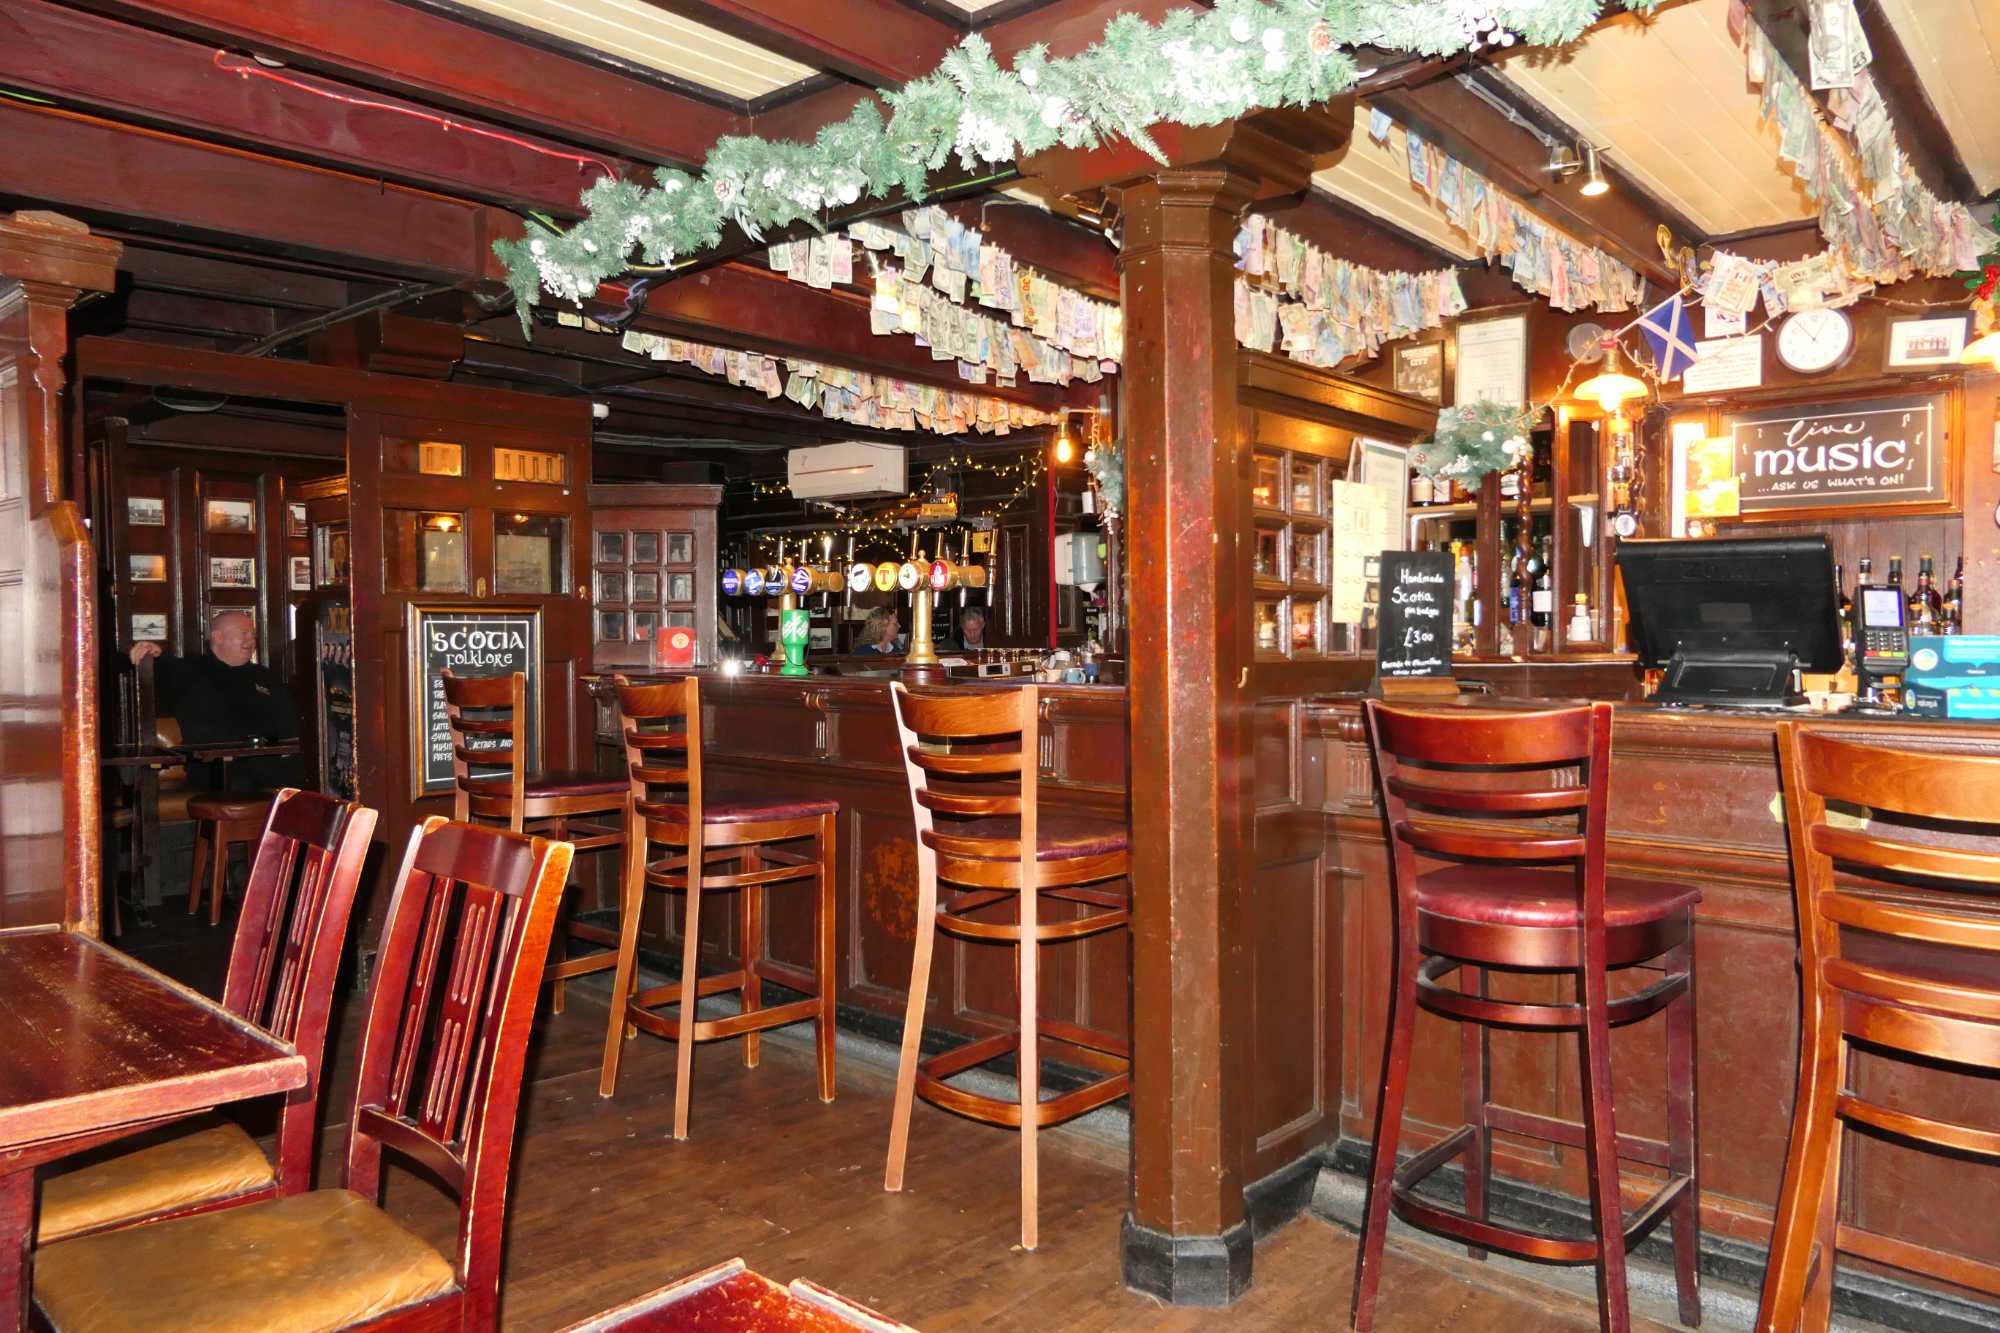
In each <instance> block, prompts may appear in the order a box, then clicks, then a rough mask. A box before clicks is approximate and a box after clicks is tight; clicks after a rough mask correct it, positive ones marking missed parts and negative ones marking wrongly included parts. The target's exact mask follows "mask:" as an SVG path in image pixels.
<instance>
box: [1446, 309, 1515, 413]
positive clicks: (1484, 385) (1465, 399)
mask: <svg viewBox="0 0 2000 1333" xmlns="http://www.w3.org/2000/svg"><path fill="white" fill-rule="evenodd" d="M1451 400H1452V401H1453V402H1454V403H1457V404H1459V405H1460V406H1461V407H1462V406H1464V405H1466V404H1468V403H1478V402H1488V403H1503V404H1505V405H1506V406H1508V407H1526V406H1527V405H1528V317H1527V316H1526V315H1504V316H1502V317H1501V318H1499V319H1482V320H1475V321H1473V322H1471V323H1461V324H1460V325H1459V326H1458V358H1457V366H1456V374H1455V376H1454V378H1453V381H1452V399H1451Z"/></svg>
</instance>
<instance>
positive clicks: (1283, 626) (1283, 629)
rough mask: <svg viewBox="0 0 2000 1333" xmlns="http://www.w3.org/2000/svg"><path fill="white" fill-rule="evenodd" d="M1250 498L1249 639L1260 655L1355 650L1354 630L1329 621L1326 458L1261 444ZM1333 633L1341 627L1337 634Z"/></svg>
mask: <svg viewBox="0 0 2000 1333" xmlns="http://www.w3.org/2000/svg"><path fill="white" fill-rule="evenodd" d="M1254 466H1255V469H1256V471H1255V474H1254V478H1253V481H1252V485H1251V496H1250V503H1251V509H1252V512H1253V514H1254V520H1253V528H1252V534H1253V535H1252V543H1253V544H1252V547H1251V558H1250V577H1251V592H1252V596H1253V598H1254V599H1255V600H1254V602H1253V606H1252V626H1253V628H1252V644H1253V646H1254V648H1255V650H1256V653H1257V655H1258V656H1259V657H1261V658H1299V657H1320V656H1325V655H1327V654H1328V653H1332V652H1353V651H1357V650H1356V648H1354V647H1353V646H1352V643H1351V640H1352V638H1353V635H1352V634H1351V633H1350V631H1352V630H1353V629H1354V628H1355V627H1352V626H1346V625H1341V626H1335V625H1333V624H1332V623H1331V620H1330V616H1331V612H1332V606H1331V591H1332V590H1331V584H1332V571H1331V569H1330V567H1329V561H1330V560H1331V557H1332V552H1331V549H1330V546H1331V540H1330V515H1331V512H1332V504H1331V498H1330V497H1331V485H1330V483H1331V482H1332V481H1334V480H1335V479H1336V473H1337V472H1338V468H1337V467H1336V466H1335V464H1334V463H1333V461H1332V460H1331V459H1328V458H1325V457H1322V456H1320V455H1318V454H1315V453H1311V452H1308V451H1306V450H1303V449H1278V448H1260V449H1258V450H1257V452H1256V454H1255V458H1254ZM1336 631H1338V632H1337V633H1336Z"/></svg>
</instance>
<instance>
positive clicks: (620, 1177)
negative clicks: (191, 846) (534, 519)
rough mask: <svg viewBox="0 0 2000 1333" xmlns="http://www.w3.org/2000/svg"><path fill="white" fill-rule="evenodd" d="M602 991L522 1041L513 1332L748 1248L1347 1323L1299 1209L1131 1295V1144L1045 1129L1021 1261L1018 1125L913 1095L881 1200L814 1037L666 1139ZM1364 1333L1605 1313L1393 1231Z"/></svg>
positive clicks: (1218, 1325) (848, 1276)
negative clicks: (1034, 1242)
mask: <svg viewBox="0 0 2000 1333" xmlns="http://www.w3.org/2000/svg"><path fill="white" fill-rule="evenodd" d="M159 919H160V924H161V925H162V926H163V927H165V929H164V930H163V931H161V932H160V933H159V934H157V935H156V934H154V933H153V932H139V931H134V932H131V934H130V935H129V936H128V938H127V939H126V940H125V941H121V943H122V944H124V945H125V946H126V947H128V948H131V949H133V951H134V952H136V953H138V954H139V955H140V956H142V957H144V958H146V960H147V961H148V962H151V963H153V964H154V965H155V966H158V967H161V968H163V969H164V970H168V971H171V972H173V973H175V974H177V975H180V976H182V977H184V978H185V979H187V980H188V981H190V983H191V984H195V985H198V986H204V987H206V988H209V989H213V988H214V986H215V983H216V981H217V979H218V978H219V976H220V971H221V951H222V950H223V949H226V948H227V936H228V932H229V929H230V926H229V924H228V923H225V924H224V926H223V927H222V928H221V929H220V930H218V931H215V932H213V933H212V934H211V933H210V932H209V931H208V929H207V928H206V927H205V926H204V927H201V928H200V930H199V931H198V932H196V931H193V930H192V929H190V928H189V927H187V926H185V925H184V924H183V923H184V922H185V918H184V917H181V916H180V914H179V912H178V911H177V909H176V907H174V906H169V907H168V908H166V909H164V910H162V912H161V913H160V917H159ZM149 937H150V938H149ZM593 989H595V988H594V987H589V986H588V985H580V984H575V983H573V984H572V985H571V988H570V992H569V1002H568V1006H567V1012H566V1013H564V1014H562V1015H559V1016H558V1015H554V1014H550V1013H548V1012H546V1009H545V1012H544V1014H543V1016H542V1017H541V1019H540V1020H539V1022H538V1025H537V1030H536V1035H535V1040H534V1044H533V1046H532V1048H531V1051H530V1064H529V1071H528V1072H529V1079H530V1082H529V1085H528V1090H527V1100H526V1104H525V1106H524V1108H523V1115H522V1125H523V1137H522V1140H521V1144H520V1147H519V1149H518V1151H517V1155H516V1158H515V1170H514V1183H513V1189H512V1197H511V1201H510V1212H509V1222H508V1235H507V1255H506V1267H505V1274H504V1278H503V1290H502V1303H501V1312H502V1317H503V1321H504V1325H505V1327H506V1328H507V1329H510V1330H517V1329H518V1330H540V1329H554V1328H559V1327H561V1326H562V1325H564V1324H566V1323H569V1322H571V1321H572V1320H576V1319H580V1318H582V1317H583V1316H585V1315H588V1314H592V1313H594V1312H596V1311H598V1310H602V1309H604V1308H606V1307H608V1306H612V1305H615V1304H617V1303H619V1302H621V1301H624V1300H628V1299H630V1298H632V1297H634V1296H637V1295H640V1294H642V1293H644V1292H647V1291H650V1290H652V1289H653V1288H655V1287H658V1286H661V1285H663V1284H665V1283H667V1282H669V1281H671V1280H673V1279H674V1278H677V1277H680V1276H683V1275H685V1274H687V1273H689V1272H692V1271H694V1270H697V1269H700V1268H704V1267H707V1266H708V1265H710V1264H713V1263H716V1262H718V1261H720V1260H723V1259H728V1258H731V1257H733V1256H738V1255H740V1256H742V1257H743V1258H744V1259H745V1260H747V1261H748V1262H749V1264H750V1266H751V1267H752V1268H754V1269H756V1270H757V1271H758V1272H761V1273H763V1274H765V1275H766V1276H768V1277H771V1278H774V1279H776V1280H777V1281H779V1282H781V1283H782V1282H789V1281H790V1280H791V1279H793V1278H795V1277H807V1278H811V1279H812V1280H814V1281H816V1282H819V1283H822V1284H823V1285H825V1286H828V1287H831V1288H833V1289H834V1290H836V1291H838V1292H840V1293H841V1294H842V1295H844V1296H847V1297H849V1298H851V1299H853V1300H857V1301H860V1302H862V1303H864V1304H866V1305H870V1306H873V1307H875V1308H876V1309H879V1310H881V1311H882V1312H883V1313H884V1314H887V1315H891V1316H893V1317H895V1318H897V1319H901V1320H903V1321H905V1322H906V1323H909V1324H911V1325H913V1326H915V1327H917V1328H920V1329H924V1330H927V1331H928V1333H942V1331H943V1330H950V1329H972V1328H982V1329H983V1328H997V1329H1021V1330H1037V1331H1040V1330H1056V1329H1061V1330H1078V1331H1079V1333H1093V1331H1096V1330H1128V1329H1130V1330H1141V1329H1143V1330H1148V1331H1151V1330H1160V1331H1161V1333H1178V1331H1180V1330H1203V1331H1204V1333H1206V1331H1207V1330H1221V1331H1223V1333H1249V1331H1250V1330H1267V1329H1268V1330H1280V1329H1282V1330H1287V1331H1288V1333H1289V1331H1292V1330H1320V1329H1328V1330H1331V1329H1341V1328H1345V1327H1346V1323H1347V1305H1348V1299H1349V1293H1350V1291H1351V1289H1352V1284H1353V1273H1354V1270H1353V1263H1354V1253H1355V1244H1354V1239H1353V1237H1352V1235H1351V1233H1349V1232H1346V1231H1344V1230H1342V1229H1340V1228H1337V1227H1333V1226H1330V1225H1328V1224H1326V1223H1323V1222H1321V1221H1319V1220H1317V1219H1315V1218H1312V1217H1304V1218H1300V1219H1299V1220H1297V1221H1295V1222H1293V1223H1292V1224H1290V1225H1289V1226H1287V1227H1285V1228H1284V1229H1283V1230H1281V1231H1280V1232H1279V1233H1278V1234H1277V1235H1275V1236H1272V1237H1270V1238H1268V1239H1267V1240H1266V1241H1265V1242H1264V1243H1263V1244H1261V1245H1260V1246H1259V1247H1258V1251H1257V1263H1256V1283H1255V1286H1254V1287H1253V1288H1252V1290H1251V1291H1250V1293H1249V1294H1248V1295H1247V1296H1246V1297H1245V1298H1244V1299H1243V1300H1241V1301H1240V1302H1238V1303H1237V1304H1236V1305H1235V1306H1233V1307H1231V1308H1229V1309H1226V1310H1212V1309H1174V1308H1172V1307H1168V1306H1164V1305H1161V1304H1159V1303H1157V1302H1155V1301H1152V1300H1150V1299H1148V1298H1146V1297H1143V1296H1139V1295H1135V1294H1134V1293H1132V1292H1130V1291H1127V1290H1126V1289H1125V1287H1124V1285H1123V1284H1122V1283H1121V1281H1120V1280H1119V1269H1118V1228H1119V1221H1120V1219H1121V1217H1122V1216H1123V1214H1124V1210H1125V1206H1126V1199H1125V1161H1124V1154H1123V1152H1122V1150H1113V1151H1107V1149H1106V1148H1105V1147H1104V1146H1103V1145H1102V1144H1101V1143H1099V1142H1096V1141H1094V1140H1091V1139H1088V1138H1085V1137H1083V1136H1080V1135H1076V1134H1074V1133H1068V1132H1064V1131H1062V1130H1056V1131H1044V1133H1043V1135H1042V1207H1041V1229H1042V1244H1041V1248H1040V1249H1039V1250H1038V1251H1036V1252H1035V1253H1033V1254H1029V1253H1026V1252H1024V1251H1021V1250H1019V1249H1017V1248H1015V1244H1014V1243H1015V1241H1016V1240H1017V1238H1018V1234H1019V1231H1018V1221H1017V1216H1018V1215H1017V1211H1016V1210H1017V1208H1018V1206H1019V1205H1018V1199H1019V1191H1018V1185H1017V1181H1018V1176H1017V1174H1016V1173H1017V1171H1018V1163H1019V1147H1018V1145H1019V1140H1018V1138H1017V1137H1016V1136H1015V1135H1014V1134H1013V1133H1012V1132H1010V1131H1007V1130H1004V1129H998V1128H995V1127H992V1126H986V1125H978V1124H973V1123H971V1122H968V1121H964V1120H960V1119H959V1118H957V1117H955V1116H951V1115H948V1114H946V1113H945V1112H943V1111H939V1110H937V1109H936V1108H934V1107H930V1106H927V1105H924V1104H923V1103H921V1102H920V1103H918V1106H917V1110H916V1116H915V1120H914V1123H913V1127H912V1133H911V1148H910V1162H909V1168H908V1171H907V1173H906V1188H905V1190H904V1191H903V1192H902V1193H900V1194H889V1193H886V1192H884V1191H883V1189H882V1165H883V1156H884V1153H885V1151H886V1147H887V1140H888V1125H889V1108H890V1100H891V1091H892V1086H893V1081H892V1077H891V1075H890V1073H889V1071H887V1070H885V1069H882V1068H879V1067H876V1066H871V1065H869V1064H866V1063H863V1062H862V1061H859V1060H853V1059H849V1060H845V1061H843V1062H842V1064H841V1066H840V1081H839V1098H838V1100H836V1101H835V1102H834V1103H833V1104H832V1105H830V1106H823V1105H821V1104H820V1103H819V1102H818V1101H817V1100H816V1099H815V1098H814V1096H813V1074H812V1065H811V1056H810V1046H809V1044H807V1043H803V1042H797V1043H795V1042H792V1041H782V1040H773V1039H771V1038H769V1037H767V1038H766V1039H765V1041H764V1055H763V1063H762V1067H761V1068H759V1069H756V1070H746V1069H745V1068H744V1067H743V1064H742V1046H741V1043H740V1042H724V1043H719V1044H712V1045H707V1046H703V1047H701V1048H699V1049H698V1050H697V1052H696V1056H695V1085H694V1104H693V1116H692V1122H691V1126H690V1135H691V1137H690V1140H689V1141H688V1142H686V1143H675V1142H674V1141H673V1140H672V1139H671V1138H670V1137H669V1136H668V1128H669V1126H670V1124H671V1121H672V1110H673V1087H674V1067H673V1049H672V1047H671V1046H670V1045H668V1044H667V1043H665V1042H662V1041H659V1040H656V1039H654V1038H650V1037H640V1038H638V1039H636V1040H633V1041H631V1042H630V1043H628V1045H627V1047H626V1054H625V1061H624V1075H623V1078H622V1080H621V1083H620V1086H619V1092H618V1096H617V1097H616V1098H614V1099H611V1100H605V1099H602V1098H600V1097H599V1096H598V1095H597V1068H598V1060H599V1057H600V1055H601V1053H602V1044H603V1033H604V1023H605V1017H606V1015H605V1010H604V1007H603V1004H602V1002H601V1001H599V1000H597V999H596V998H595V997H594V996H593V995H592V994H591V991H592V990H593ZM360 1016H361V1005H360V1004H359V1003H358V1002H357V1001H356V999H355V997H353V996H351V995H350V996H347V997H345V1000H344V1003H343V1004H342V1005H341V1012H340V1017H341V1022H340V1024H339V1026H338V1028H337V1029H336V1031H335V1033H334V1035H333V1038H332V1040H331V1041H330V1042H329V1049H328V1053H327V1054H328V1065H327V1069H328V1074H329V1081H328V1086H327V1088H326V1096H325V1098H324V1102H323V1105H324V1109H325V1112H326V1115H325V1120H326V1122H327V1129H326V1131H325V1132H324V1134H323V1137H322V1152H321V1166H320V1174H319V1183H320V1184H321V1185H323V1186H324V1185H335V1184H338V1183H339V1181H340V1170H341V1155H342V1152H343V1149H344V1119H345V1115H346V1108H347V1107H348V1105H349V1103H350V1100H351V1096H352V1087H353V1078H354V1068H353V1062H354V1058H355V1052H356V1048H357V1046H358V1038H359V1034H358V1025H359V1020H360ZM799 1031H802V1032H803V1031H805V1029H799ZM388 1175H389V1183H388V1187H387V1192H386V1202H387V1205H388V1207H389V1209H390V1210H391V1212H393V1213H394V1214H395V1215H397V1216H398V1217H400V1218H402V1219H404V1220H405V1221H407V1222H408V1223H409V1224H410V1225H412V1226H413V1227H415V1228H416V1229H417V1230H418V1231H419V1232H421V1233H422V1234H424V1235H425V1236H426V1237H427V1238H429V1239H430V1240H431V1241H433V1243H435V1244H437V1245H438V1246H439V1248H440V1249H444V1250H446V1251H449V1249H450V1247H451V1246H452V1244H453V1242H454V1240H455V1234H454V1233H455V1222H456V1214H455V1213H454V1212H453V1211H452V1210H451V1209H450V1208H449V1207H448V1205H447V1204H446V1201H445V1199H444V1197H443V1196H442V1195H441V1194H440V1193H438V1192H437V1191H436V1190H435V1189H433V1188H432V1187H431V1186H430V1185H429V1184H428V1183H427V1182H425V1181H424V1180H422V1179H421V1178H419V1177H417V1176H414V1175H409V1174H404V1173H400V1172H398V1171H396V1170H394V1169H393V1168H392V1169H391V1171H390V1172H389V1173H388ZM1639 1326H1640V1327H1642V1328H1645V1329H1649V1330H1652V1329H1658V1328H1659V1327H1660V1326H1659V1325H1654V1324H1646V1323H1644V1322H1643V1321H1640V1324H1639ZM1376 1327H1377V1328H1378V1329H1380V1330H1383V1333H1414V1331H1415V1330H1446V1329H1458V1330H1468V1331H1470V1330H1493V1329H1509V1330H1522V1331H1523V1333H1525V1331H1526V1330H1534V1331H1535V1333H1543V1331H1544V1330H1550V1331H1553V1330H1568V1329H1575V1330H1587V1329H1592V1328H1595V1327H1596V1312H1595V1309H1594V1308H1593V1307H1588V1306H1586V1305H1584V1304H1583V1303H1582V1302H1580V1301H1578V1300H1576V1299H1574V1298H1571V1297H1568V1296H1566V1295H1565V1294H1563V1293H1561V1292H1556V1291H1553V1290H1550V1289H1547V1288H1543V1287H1540V1286H1537V1285H1534V1284H1530V1283H1526V1282H1522V1281H1520V1280H1518V1279H1515V1278H1512V1277H1509V1276H1508V1275H1506V1274H1503V1273H1500V1272H1497V1271H1494V1270H1492V1269H1489V1268H1487V1267H1486V1266H1483V1265H1476V1264H1472V1263H1470V1262H1467V1261H1464V1260H1462V1259H1454V1258H1452V1257H1449V1256H1443V1255H1440V1254H1439V1253H1438V1252H1436V1251H1434V1250H1431V1249H1422V1250H1419V1249H1414V1248H1411V1249H1405V1248H1401V1247H1399V1246H1397V1245H1396V1244H1395V1243H1394V1242H1393V1241H1392V1247H1391V1251H1390V1257H1389V1265H1388V1268H1387V1270H1386V1273H1385V1276H1384V1281H1383V1288H1382V1294H1381V1299H1380V1303H1379V1311H1378V1315H1377V1320H1376Z"/></svg>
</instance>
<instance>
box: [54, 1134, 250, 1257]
mask: <svg viewBox="0 0 2000 1333" xmlns="http://www.w3.org/2000/svg"><path fill="white" fill-rule="evenodd" d="M172 1129H173V1133H172V1136H171V1137H168V1138H166V1139H164V1140H163V1141H161V1142H159V1143H154V1144H149V1145H147V1146H145V1147H141V1148H130V1149H127V1150H126V1151H123V1152H120V1153H119V1154H118V1155H117V1156H115V1157H110V1158H107V1159H105V1160H104V1161H101V1162H92V1163H90V1164H89V1165H87V1166H81V1167H78V1168H77V1169H76V1170H74V1171H64V1172H61V1173H60V1174H56V1175H51V1176H48V1177H47V1178H45V1179H44V1180H43V1182H42V1206H41V1212H40V1215H39V1217H38V1219H37V1222H36V1226H35V1239H36V1241H37V1243H38V1244H42V1245H47V1244H49V1243H51V1242H53V1241H58V1240H62V1239H63V1238H64V1237H66V1236H74V1235H76V1234H78V1233H79V1232H84V1231H96V1230H100V1229H101V1228H104V1227H108V1226H113V1225H116V1224H117V1223H120V1222H129V1221H132V1220H133V1219H135V1218H141V1217H157V1216H159V1215H160V1214H162V1213H169V1212H173V1211H175V1210H176V1209H181V1208H186V1207H187V1206H189V1205H191V1204H196V1203H202V1202H207V1201H213V1200H218V1199H227V1198H231V1197H233V1196H235V1195H239V1194H250V1193H253V1192H255V1191H257V1190H262V1189H271V1188H273V1187H275V1186H276V1184H277V1179H278V1177H277V1173H276V1172H275V1171H273V1170H272V1168H271V1163H270V1160H269V1159H268V1158H266V1157H265V1156H264V1153H263V1150H262V1149H260V1148H258V1146H257V1143H256V1140H254V1139H252V1138H251V1137H250V1136H249V1135H248V1134H246V1133H244V1132H243V1129H242V1127H241V1126H239V1125H237V1124H236V1123H235V1122H234V1121H230V1120H225V1119H223V1118H222V1117H221V1116H218V1115H210V1116H203V1117H202V1118H201V1120H200V1122H198V1123H196V1124H194V1126H193V1128H192V1132H190V1126H189V1124H186V1123H184V1124H177V1125H175V1126H173V1127H172Z"/></svg>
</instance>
